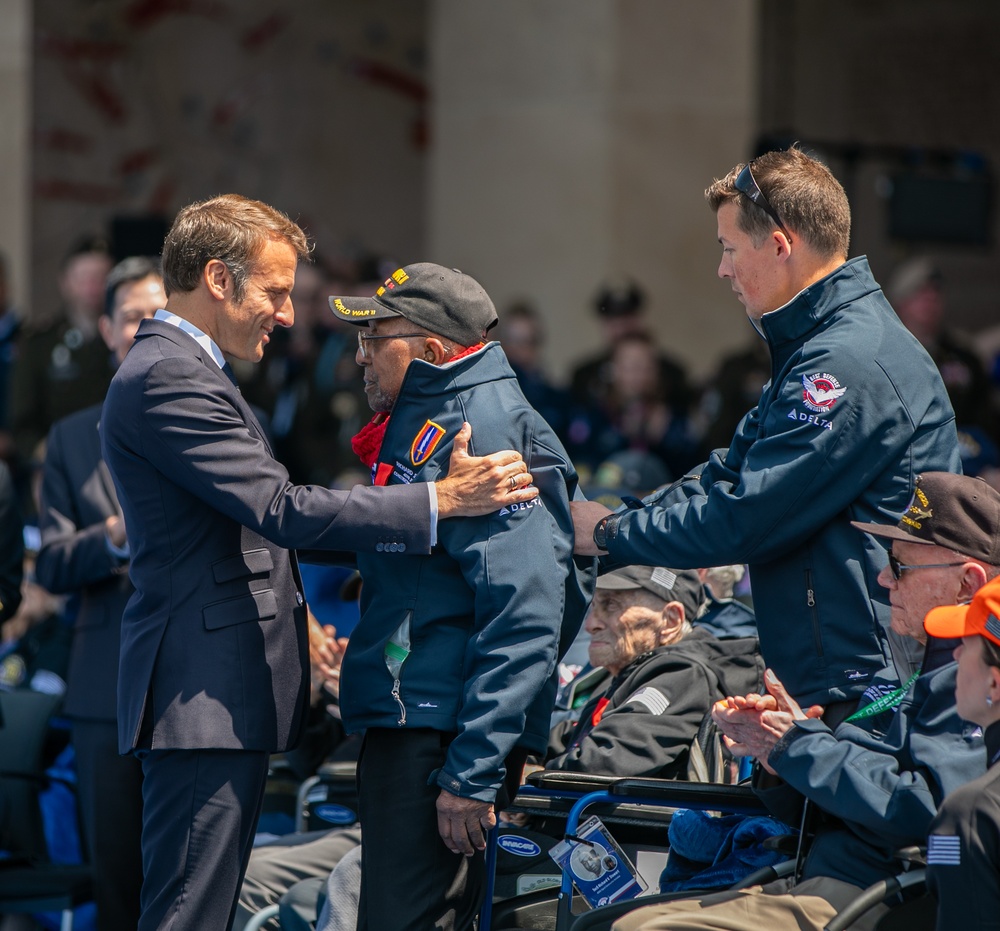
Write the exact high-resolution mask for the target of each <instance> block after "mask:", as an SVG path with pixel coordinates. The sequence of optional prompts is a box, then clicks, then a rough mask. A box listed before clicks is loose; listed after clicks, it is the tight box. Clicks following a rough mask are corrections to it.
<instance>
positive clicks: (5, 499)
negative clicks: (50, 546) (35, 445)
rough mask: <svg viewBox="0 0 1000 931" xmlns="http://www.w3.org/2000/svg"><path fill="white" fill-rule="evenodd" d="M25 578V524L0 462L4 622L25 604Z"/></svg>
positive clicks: (1, 604)
mask: <svg viewBox="0 0 1000 931" xmlns="http://www.w3.org/2000/svg"><path fill="white" fill-rule="evenodd" d="M23 574H24V523H23V521H22V519H21V510H20V508H19V507H18V504H17V493H16V492H15V490H14V481H13V479H12V478H11V474H10V469H9V468H8V467H7V463H5V462H3V461H2V460H0V621H6V620H7V618H9V617H13V616H14V612H15V611H16V610H17V606H18V605H19V604H20V603H21V578H22V576H23Z"/></svg>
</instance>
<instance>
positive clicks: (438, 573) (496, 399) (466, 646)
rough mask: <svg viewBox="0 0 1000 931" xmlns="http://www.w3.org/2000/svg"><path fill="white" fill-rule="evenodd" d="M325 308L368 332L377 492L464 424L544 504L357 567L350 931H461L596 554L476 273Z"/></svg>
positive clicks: (414, 475) (581, 607) (350, 680)
mask: <svg viewBox="0 0 1000 931" xmlns="http://www.w3.org/2000/svg"><path fill="white" fill-rule="evenodd" d="M330 304H331V307H332V308H333V310H334V313H335V314H336V315H337V316H339V317H340V318H342V319H344V320H347V321H348V322H351V323H354V324H356V325H358V326H360V327H363V329H361V330H359V332H358V352H357V356H356V359H357V362H358V363H359V364H360V365H361V366H362V369H363V371H364V383H365V392H366V394H367V395H368V400H369V404H370V406H371V407H372V409H373V410H374V411H376V414H375V417H374V419H373V420H372V422H371V423H370V424H369V425H368V427H367V428H366V429H365V430H364V431H363V432H362V433H361V434H359V436H358V437H357V438H356V449H357V450H358V452H359V454H360V455H361V457H362V459H363V461H364V462H365V464H366V465H368V466H370V467H371V471H372V478H373V481H374V483H375V484H376V485H387V486H390V487H405V486H406V485H408V484H410V483H412V482H428V481H434V480H435V479H437V478H438V477H439V476H441V475H442V474H444V473H445V472H446V471H447V469H448V457H449V455H450V452H451V448H452V444H453V442H454V440H455V437H456V436H457V434H458V431H459V429H460V428H461V425H462V423H463V421H468V422H469V423H470V424H472V427H473V437H474V440H473V443H475V445H476V449H477V451H479V452H482V451H483V450H484V449H490V450H492V449H497V448H511V449H515V450H517V451H519V452H520V453H521V454H522V456H523V457H524V459H525V461H526V462H527V464H528V468H529V469H530V471H531V475H532V476H533V479H534V482H535V484H536V485H537V487H538V490H539V492H540V494H539V498H538V500H537V501H534V502H528V503H524V504H515V505H513V506H510V507H503V508H501V509H499V510H497V511H495V512H494V513H492V514H489V515H487V516H485V517H473V518H468V519H466V520H460V521H451V522H449V523H448V524H446V525H442V527H441V528H440V531H439V535H438V545H437V546H436V547H435V548H434V550H433V552H432V553H431V554H430V556H423V557H419V558H413V559H405V560H400V559H396V558H392V557H391V556H389V555H388V554H386V553H379V552H375V553H361V554H359V556H358V568H359V569H360V570H361V574H362V577H363V579H364V585H363V586H362V589H361V621H360V623H359V624H358V626H357V628H356V629H355V631H354V633H353V634H352V635H351V638H350V642H349V644H348V647H347V652H346V654H345V657H344V662H343V670H342V679H341V693H340V700H341V713H342V716H343V721H344V724H345V726H346V727H347V728H348V729H349V730H360V729H365V731H366V733H365V741H364V745H363V748H362V752H361V759H360V762H359V785H360V819H361V822H362V824H364V831H365V842H364V845H363V847H362V851H363V854H362V856H363V860H362V888H361V904H360V915H359V923H358V927H359V928H361V929H365V928H368V929H372V931H381V929H383V928H390V927H391V928H399V929H401V928H428V927H432V926H433V927H440V928H470V927H472V924H473V921H474V918H475V915H476V912H477V911H478V908H479V905H480V902H481V898H482V893H483V879H484V863H483V854H482V851H483V849H484V848H485V837H486V832H487V830H488V829H489V828H491V827H492V826H493V825H494V824H495V821H496V817H495V808H496V807H497V806H502V805H503V798H504V796H505V795H506V794H512V792H511V789H510V788H505V779H506V783H507V784H508V786H514V787H516V785H517V782H518V781H519V777H520V771H521V767H522V764H523V761H524V758H525V756H526V754H527V752H528V751H529V750H534V751H536V752H539V753H541V752H543V751H544V749H545V747H546V743H547V737H548V722H549V714H550V712H551V709H552V702H553V698H554V696H555V678H554V670H555V665H556V661H557V658H558V657H559V656H560V655H561V654H562V652H564V651H565V648H566V647H567V646H568V645H569V643H570V641H571V640H572V638H573V637H574V636H575V634H576V633H577V631H578V629H579V626H580V623H581V621H582V620H583V615H584V613H585V610H586V607H587V602H588V600H589V596H590V594H591V592H592V586H593V570H594V565H593V560H582V561H580V562H579V563H575V562H574V560H573V558H572V549H573V529H572V520H571V518H570V512H569V501H570V499H571V498H573V497H574V496H576V495H577V476H576V472H575V470H574V469H573V466H572V465H571V464H570V462H569V459H568V457H567V455H566V452H565V450H564V449H563V447H562V444H561V443H560V442H559V440H558V439H557V438H556V436H555V434H554V433H553V432H552V430H551V428H550V427H549V426H548V424H546V422H545V421H544V420H543V419H542V418H541V416H539V414H538V413H537V412H536V411H535V410H534V409H533V408H531V407H530V405H529V404H528V403H527V401H525V399H524V395H523V394H522V393H521V390H520V388H519V387H518V383H517V379H516V377H515V375H514V373H513V371H512V370H511V368H510V365H509V364H508V363H507V359H506V357H505V356H504V353H503V350H502V349H501V348H500V344H499V343H496V342H487V331H488V330H489V329H490V328H491V327H492V326H493V325H494V324H495V323H496V322H497V315H496V312H495V310H494V308H493V302H492V301H491V300H490V298H489V296H488V295H487V294H486V292H485V291H484V290H483V289H482V287H481V286H480V285H479V284H478V283H477V282H476V281H475V280H473V279H472V278H470V277H469V276H468V275H465V274H463V273H461V272H459V271H457V270H455V269H449V268H444V267H442V266H439V265H433V264H429V263H420V264H414V265H407V266H406V267H404V268H400V269H398V270H397V271H396V272H394V273H393V275H392V276H391V277H390V278H389V279H388V280H387V281H386V282H385V284H384V285H383V286H382V287H381V288H379V289H378V291H377V293H376V294H375V295H374V297H366V298H357V297H333V298H331V299H330ZM498 798H499V799H500V800H499V801H498Z"/></svg>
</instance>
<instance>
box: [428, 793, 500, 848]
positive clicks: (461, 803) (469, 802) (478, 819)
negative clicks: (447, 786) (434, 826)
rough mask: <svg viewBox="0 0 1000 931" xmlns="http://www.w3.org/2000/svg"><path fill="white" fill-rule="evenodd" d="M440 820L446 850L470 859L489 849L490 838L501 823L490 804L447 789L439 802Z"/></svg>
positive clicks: (439, 830) (440, 831) (439, 824)
mask: <svg viewBox="0 0 1000 931" xmlns="http://www.w3.org/2000/svg"><path fill="white" fill-rule="evenodd" d="M437 818H438V833H439V834H440V835H441V840H443V841H444V845H445V847H447V848H448V849H449V850H450V851H451V852H452V853H460V854H463V855H464V856H466V857H471V856H472V855H473V854H474V853H475V852H476V851H477V850H485V849H486V834H487V832H488V831H489V830H490V829H491V828H493V827H494V826H495V825H496V823H497V819H496V815H495V814H494V812H493V805H492V804H491V803H490V802H479V801H476V799H472V798H462V797H461V796H458V795H452V794H451V793H450V792H446V791H445V790H444V789H442V790H441V794H440V795H439V796H438V799H437Z"/></svg>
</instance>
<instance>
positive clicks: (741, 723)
mask: <svg viewBox="0 0 1000 931" xmlns="http://www.w3.org/2000/svg"><path fill="white" fill-rule="evenodd" d="M764 685H765V687H766V688H767V694H766V695H756V694H750V695H736V696H731V697H729V698H726V699H723V700H722V701H718V702H716V703H715V705H714V706H713V707H712V720H713V721H715V723H716V724H717V725H718V727H719V730H720V731H722V734H723V737H724V739H725V742H726V746H728V747H729V749H730V750H731V751H732V753H733V755H734V756H751V757H753V758H754V759H756V760H757V761H758V762H759V763H760V764H761V766H763V767H764V769H766V770H767V771H768V772H769V773H774V770H773V769H771V767H770V766H768V764H767V758H768V756H769V755H770V753H771V751H772V750H773V749H774V747H775V745H776V744H777V743H778V741H779V740H781V738H782V737H784V735H785V734H786V733H787V732H788V731H789V729H790V728H791V727H792V725H793V724H794V723H795V722H796V721H801V720H805V719H807V718H818V717H821V716H822V714H823V708H822V707H821V706H820V705H812V706H810V707H809V708H808V709H807V710H805V711H803V710H802V708H801V707H800V706H799V704H798V702H796V701H795V699H794V698H792V697H791V695H789V694H788V692H787V691H786V690H785V687H784V685H782V683H781V681H780V680H779V679H778V677H777V676H776V675H775V674H774V672H773V671H772V670H770V669H768V670H766V671H765V673H764Z"/></svg>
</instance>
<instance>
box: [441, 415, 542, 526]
mask: <svg viewBox="0 0 1000 931" xmlns="http://www.w3.org/2000/svg"><path fill="white" fill-rule="evenodd" d="M471 437H472V427H471V426H470V425H469V424H468V423H463V424H462V429H461V430H460V431H459V432H458V434H457V435H456V436H455V445H454V447H453V449H452V453H451V460H450V461H449V463H448V475H447V476H446V477H445V478H442V479H439V480H438V481H437V483H436V485H435V488H436V491H437V501H438V517H440V518H445V517H477V516H479V515H481V514H489V513H491V512H493V511H498V510H499V509H500V508H502V507H509V506H510V505H512V504H518V503H520V502H522V501H531V500H532V499H533V498H537V497H538V489H537V488H534V487H532V486H531V473H530V472H529V471H528V467H527V466H526V465H525V463H524V459H523V458H522V457H521V454H520V453H518V452H516V451H515V450H513V449H504V450H501V451H500V452H498V453H491V454H490V455H489V456H470V455H469V440H470V438H471Z"/></svg>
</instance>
